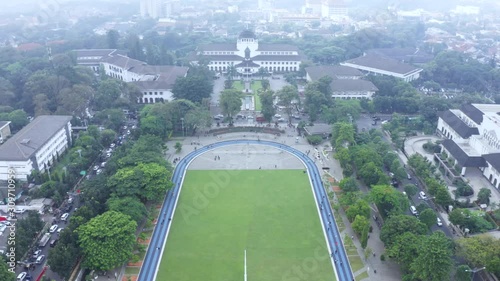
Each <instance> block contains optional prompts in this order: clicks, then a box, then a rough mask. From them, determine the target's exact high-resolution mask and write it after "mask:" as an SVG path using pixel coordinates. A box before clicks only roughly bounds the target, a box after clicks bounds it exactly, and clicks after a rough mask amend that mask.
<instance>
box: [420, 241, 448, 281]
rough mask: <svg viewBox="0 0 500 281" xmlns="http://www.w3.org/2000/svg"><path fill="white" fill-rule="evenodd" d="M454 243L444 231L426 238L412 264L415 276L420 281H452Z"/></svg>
mask: <svg viewBox="0 0 500 281" xmlns="http://www.w3.org/2000/svg"><path fill="white" fill-rule="evenodd" d="M452 245H453V242H452V241H451V240H450V239H449V238H448V237H446V235H445V234H444V233H443V232H442V231H436V232H434V233H432V234H431V235H430V236H426V237H425V239H424V243H422V244H421V247H420V248H419V251H418V256H417V257H416V258H415V260H414V261H413V263H412V264H411V269H412V270H413V272H414V274H413V276H414V277H416V278H419V279H420V280H450V273H451V269H452V266H453V260H452V255H453V246H452Z"/></svg>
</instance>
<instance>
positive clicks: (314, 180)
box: [138, 140, 354, 281]
mask: <svg viewBox="0 0 500 281" xmlns="http://www.w3.org/2000/svg"><path fill="white" fill-rule="evenodd" d="M246 144H252V145H265V146H271V147H274V148H277V149H281V150H283V151H286V152H288V153H290V154H292V155H294V156H295V157H297V158H298V159H299V160H300V161H302V163H303V164H304V165H305V166H306V169H307V173H308V176H309V181H310V183H311V184H312V187H313V191H314V192H313V193H314V198H315V202H316V207H317V209H318V213H319V215H320V221H321V224H322V228H323V232H324V234H325V238H326V241H327V245H328V252H329V254H330V259H331V262H332V264H333V267H334V271H335V275H336V277H337V280H339V281H351V280H354V277H353V273H352V269H351V265H350V263H349V260H348V258H347V253H346V251H345V248H344V244H343V242H342V238H341V236H340V232H339V230H338V227H337V224H336V222H335V219H334V216H333V211H332V209H331V206H330V204H329V201H328V195H327V194H326V191H325V189H324V188H323V183H322V180H321V175H320V173H319V170H318V168H317V166H316V164H315V163H314V162H313V161H312V160H311V159H310V158H309V157H308V156H306V155H305V154H304V153H303V152H301V151H299V150H296V149H294V148H292V147H290V146H287V145H284V144H281V143H276V142H271V141H261V140H230V141H223V142H218V143H214V144H210V145H208V146H204V147H202V148H199V149H197V150H195V151H193V152H191V153H189V154H188V155H186V156H185V157H184V158H183V159H182V160H181V161H179V163H178V164H177V166H176V167H175V171H174V174H173V176H172V182H173V188H172V189H171V190H170V191H169V192H168V193H167V196H166V198H165V201H164V203H163V206H162V207H161V212H160V215H159V218H158V223H157V224H156V227H155V230H154V232H153V236H152V238H151V242H150V244H149V248H148V251H147V253H146V256H145V258H144V262H143V265H142V267H141V270H140V272H139V278H138V281H152V280H155V279H156V275H157V272H158V269H159V266H160V261H161V256H162V253H163V251H164V249H165V245H166V238H167V237H168V233H169V232H170V225H171V219H173V218H174V212H175V209H176V206H177V202H178V200H179V193H180V191H181V187H182V183H183V181H184V176H185V174H186V171H187V168H188V166H189V164H190V163H191V162H192V161H193V160H194V159H195V158H196V157H198V156H200V155H201V154H203V153H206V152H208V151H211V150H213V149H216V148H220V147H224V146H230V145H246ZM160 222H161V223H160ZM330 222H331V224H330ZM335 260H336V262H334V261H335Z"/></svg>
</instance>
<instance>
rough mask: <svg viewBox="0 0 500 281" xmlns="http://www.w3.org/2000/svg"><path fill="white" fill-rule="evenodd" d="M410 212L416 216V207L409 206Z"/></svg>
mask: <svg viewBox="0 0 500 281" xmlns="http://www.w3.org/2000/svg"><path fill="white" fill-rule="evenodd" d="M410 212H411V213H412V214H413V215H414V216H418V211H417V208H415V206H410Z"/></svg>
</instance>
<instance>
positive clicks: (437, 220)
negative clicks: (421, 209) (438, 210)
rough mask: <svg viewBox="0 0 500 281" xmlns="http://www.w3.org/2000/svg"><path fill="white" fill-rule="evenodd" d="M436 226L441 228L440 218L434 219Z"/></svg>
mask: <svg viewBox="0 0 500 281" xmlns="http://www.w3.org/2000/svg"><path fill="white" fill-rule="evenodd" d="M436 224H437V226H443V222H442V221H441V219H440V218H437V219H436Z"/></svg>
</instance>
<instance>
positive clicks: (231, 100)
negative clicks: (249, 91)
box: [219, 89, 243, 124]
mask: <svg viewBox="0 0 500 281" xmlns="http://www.w3.org/2000/svg"><path fill="white" fill-rule="evenodd" d="M242 98H243V93H242V92H241V91H238V90H235V89H228V90H224V91H222V92H221V94H220V98H219V104H220V107H221V109H222V113H223V114H224V115H225V116H226V117H227V118H228V119H229V122H230V124H233V117H234V116H235V115H236V114H237V113H238V112H240V111H241V105H242V104H243V102H242V100H241V99H242Z"/></svg>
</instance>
